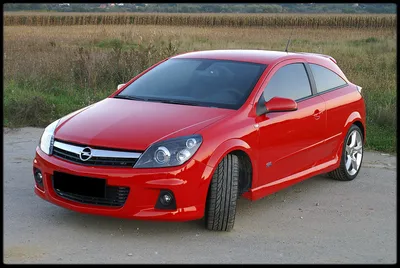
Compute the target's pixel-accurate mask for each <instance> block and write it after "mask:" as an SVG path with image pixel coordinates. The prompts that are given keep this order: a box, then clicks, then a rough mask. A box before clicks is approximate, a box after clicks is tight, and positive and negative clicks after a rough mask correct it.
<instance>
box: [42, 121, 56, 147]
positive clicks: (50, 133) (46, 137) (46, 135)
mask: <svg viewBox="0 0 400 268" xmlns="http://www.w3.org/2000/svg"><path fill="white" fill-rule="evenodd" d="M58 122H60V119H58V120H56V121H54V122H53V123H51V124H50V125H48V126H47V127H46V128H45V129H44V132H43V134H42V137H41V138H40V149H41V150H42V151H43V152H44V153H45V154H48V155H50V154H51V153H52V152H53V143H54V130H55V129H56V127H57V125H58Z"/></svg>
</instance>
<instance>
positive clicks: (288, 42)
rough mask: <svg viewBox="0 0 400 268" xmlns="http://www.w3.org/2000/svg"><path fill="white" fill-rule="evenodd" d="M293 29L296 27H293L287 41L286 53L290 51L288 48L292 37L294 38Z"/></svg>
mask: <svg viewBox="0 0 400 268" xmlns="http://www.w3.org/2000/svg"><path fill="white" fill-rule="evenodd" d="M293 29H294V28H292V31H291V32H290V36H289V40H288V41H287V44H286V48H285V52H286V53H287V52H288V50H287V49H288V47H289V44H290V39H291V38H292V33H293Z"/></svg>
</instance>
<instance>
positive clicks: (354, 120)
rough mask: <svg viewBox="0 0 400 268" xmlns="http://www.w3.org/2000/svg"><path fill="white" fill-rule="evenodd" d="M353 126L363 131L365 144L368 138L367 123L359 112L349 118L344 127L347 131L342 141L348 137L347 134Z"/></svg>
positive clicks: (353, 113) (344, 132)
mask: <svg viewBox="0 0 400 268" xmlns="http://www.w3.org/2000/svg"><path fill="white" fill-rule="evenodd" d="M352 125H356V126H358V127H359V128H360V129H361V132H362V134H363V142H364V143H365V139H366V136H367V135H366V134H367V133H366V129H365V121H364V120H363V119H362V117H361V114H360V113H359V112H357V111H354V112H352V113H351V114H350V115H349V116H348V118H347V120H346V123H345V125H344V130H345V131H343V135H342V136H343V137H342V139H344V138H345V137H346V135H347V132H348V131H349V129H350V127H351V126H352Z"/></svg>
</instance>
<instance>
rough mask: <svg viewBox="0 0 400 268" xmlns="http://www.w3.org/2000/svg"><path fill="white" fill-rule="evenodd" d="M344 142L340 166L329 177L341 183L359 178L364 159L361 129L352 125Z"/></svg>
mask: <svg viewBox="0 0 400 268" xmlns="http://www.w3.org/2000/svg"><path fill="white" fill-rule="evenodd" d="M344 141H345V142H344V144H343V150H342V159H341V161H340V166H339V167H338V168H337V169H335V170H334V171H332V172H330V173H329V175H330V176H331V177H332V178H334V179H336V180H339V181H351V180H353V179H354V178H355V177H357V174H358V172H359V171H360V169H361V162H362V159H363V153H364V148H363V135H362V132H361V130H360V128H359V127H358V126H356V125H352V126H351V127H350V129H349V131H348V132H347V135H346V138H345V140H344Z"/></svg>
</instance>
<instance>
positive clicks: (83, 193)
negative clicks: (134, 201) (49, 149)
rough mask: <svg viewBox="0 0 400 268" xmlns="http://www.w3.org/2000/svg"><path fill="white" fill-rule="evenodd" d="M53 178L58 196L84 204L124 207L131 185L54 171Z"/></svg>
mask: <svg viewBox="0 0 400 268" xmlns="http://www.w3.org/2000/svg"><path fill="white" fill-rule="evenodd" d="M52 179H53V189H54V191H55V192H56V194H57V195H58V196H60V197H63V198H65V199H69V200H71V201H75V202H79V203H82V204H91V205H99V206H109V207H122V206H123V205H124V204H125V202H126V199H127V198H128V195H129V187H124V186H109V185H106V181H105V180H104V179H96V178H89V177H80V176H74V175H71V174H66V173H61V172H54V175H53V178H52Z"/></svg>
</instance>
